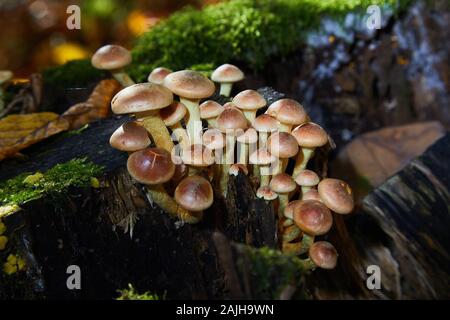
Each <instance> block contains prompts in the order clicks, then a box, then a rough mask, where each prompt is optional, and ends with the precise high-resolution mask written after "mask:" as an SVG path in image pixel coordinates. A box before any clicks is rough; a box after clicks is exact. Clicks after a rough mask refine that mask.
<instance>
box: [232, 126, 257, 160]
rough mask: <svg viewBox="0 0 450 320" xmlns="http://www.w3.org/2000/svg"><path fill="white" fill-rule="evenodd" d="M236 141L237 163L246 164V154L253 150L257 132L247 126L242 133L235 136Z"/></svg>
mask: <svg viewBox="0 0 450 320" xmlns="http://www.w3.org/2000/svg"><path fill="white" fill-rule="evenodd" d="M237 142H238V163H241V164H243V165H247V164H248V155H249V154H250V153H253V152H255V150H256V149H257V148H256V144H257V142H258V133H257V132H256V130H255V129H253V128H248V129H247V130H246V131H245V132H244V134H242V135H240V136H239V137H237Z"/></svg>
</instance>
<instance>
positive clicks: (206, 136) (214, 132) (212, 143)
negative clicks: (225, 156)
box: [202, 129, 226, 150]
mask: <svg viewBox="0 0 450 320" xmlns="http://www.w3.org/2000/svg"><path fill="white" fill-rule="evenodd" d="M202 141H203V145H205V146H206V147H207V148H209V149H211V150H216V149H222V148H224V147H225V145H226V140H225V137H224V135H223V133H222V132H221V131H220V130H219V129H208V130H206V131H205V132H204V133H203V136H202Z"/></svg>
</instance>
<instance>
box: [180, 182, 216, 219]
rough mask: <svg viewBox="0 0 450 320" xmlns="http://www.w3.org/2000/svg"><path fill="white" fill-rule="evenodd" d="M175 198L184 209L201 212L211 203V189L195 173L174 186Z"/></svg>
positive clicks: (212, 198) (209, 185)
mask: <svg viewBox="0 0 450 320" xmlns="http://www.w3.org/2000/svg"><path fill="white" fill-rule="evenodd" d="M175 200H176V202H177V203H178V204H179V205H180V206H181V207H183V208H184V209H186V210H189V211H192V212H202V211H203V210H206V209H208V208H209V207H211V205H212V204H213V200H214V194H213V189H212V187H211V184H210V183H209V181H208V180H206V179H205V178H203V177H200V176H197V175H193V176H189V177H186V178H184V179H183V180H182V181H181V182H180V183H179V184H178V186H177V187H176V189H175Z"/></svg>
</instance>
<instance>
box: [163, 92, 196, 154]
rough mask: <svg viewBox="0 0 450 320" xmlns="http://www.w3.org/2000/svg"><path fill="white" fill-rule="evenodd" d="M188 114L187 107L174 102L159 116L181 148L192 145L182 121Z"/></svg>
mask: <svg viewBox="0 0 450 320" xmlns="http://www.w3.org/2000/svg"><path fill="white" fill-rule="evenodd" d="M186 112H187V109H186V106H185V105H184V104H182V103H181V102H178V101H173V102H172V103H171V104H170V105H169V106H168V107H165V108H162V109H160V110H159V116H160V117H161V119H162V121H164V124H165V125H166V127H169V128H170V129H172V134H173V135H174V136H175V139H176V141H178V142H179V143H180V146H181V148H187V147H188V146H189V145H190V142H189V136H188V134H187V132H186V130H185V129H184V128H183V127H182V125H181V120H182V119H183V118H184V116H185V115H186Z"/></svg>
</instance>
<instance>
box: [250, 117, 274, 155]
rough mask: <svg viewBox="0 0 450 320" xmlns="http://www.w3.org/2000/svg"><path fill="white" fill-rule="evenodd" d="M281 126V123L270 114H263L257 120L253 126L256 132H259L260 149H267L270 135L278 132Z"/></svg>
mask: <svg viewBox="0 0 450 320" xmlns="http://www.w3.org/2000/svg"><path fill="white" fill-rule="evenodd" d="M279 125H280V123H279V122H278V121H277V120H276V119H275V118H273V117H272V116H269V115H268V114H262V115H260V116H258V117H256V118H255V120H254V121H253V123H252V126H253V128H255V130H256V131H258V136H259V145H258V148H267V139H268V138H269V134H272V133H273V132H276V131H278V127H279Z"/></svg>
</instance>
